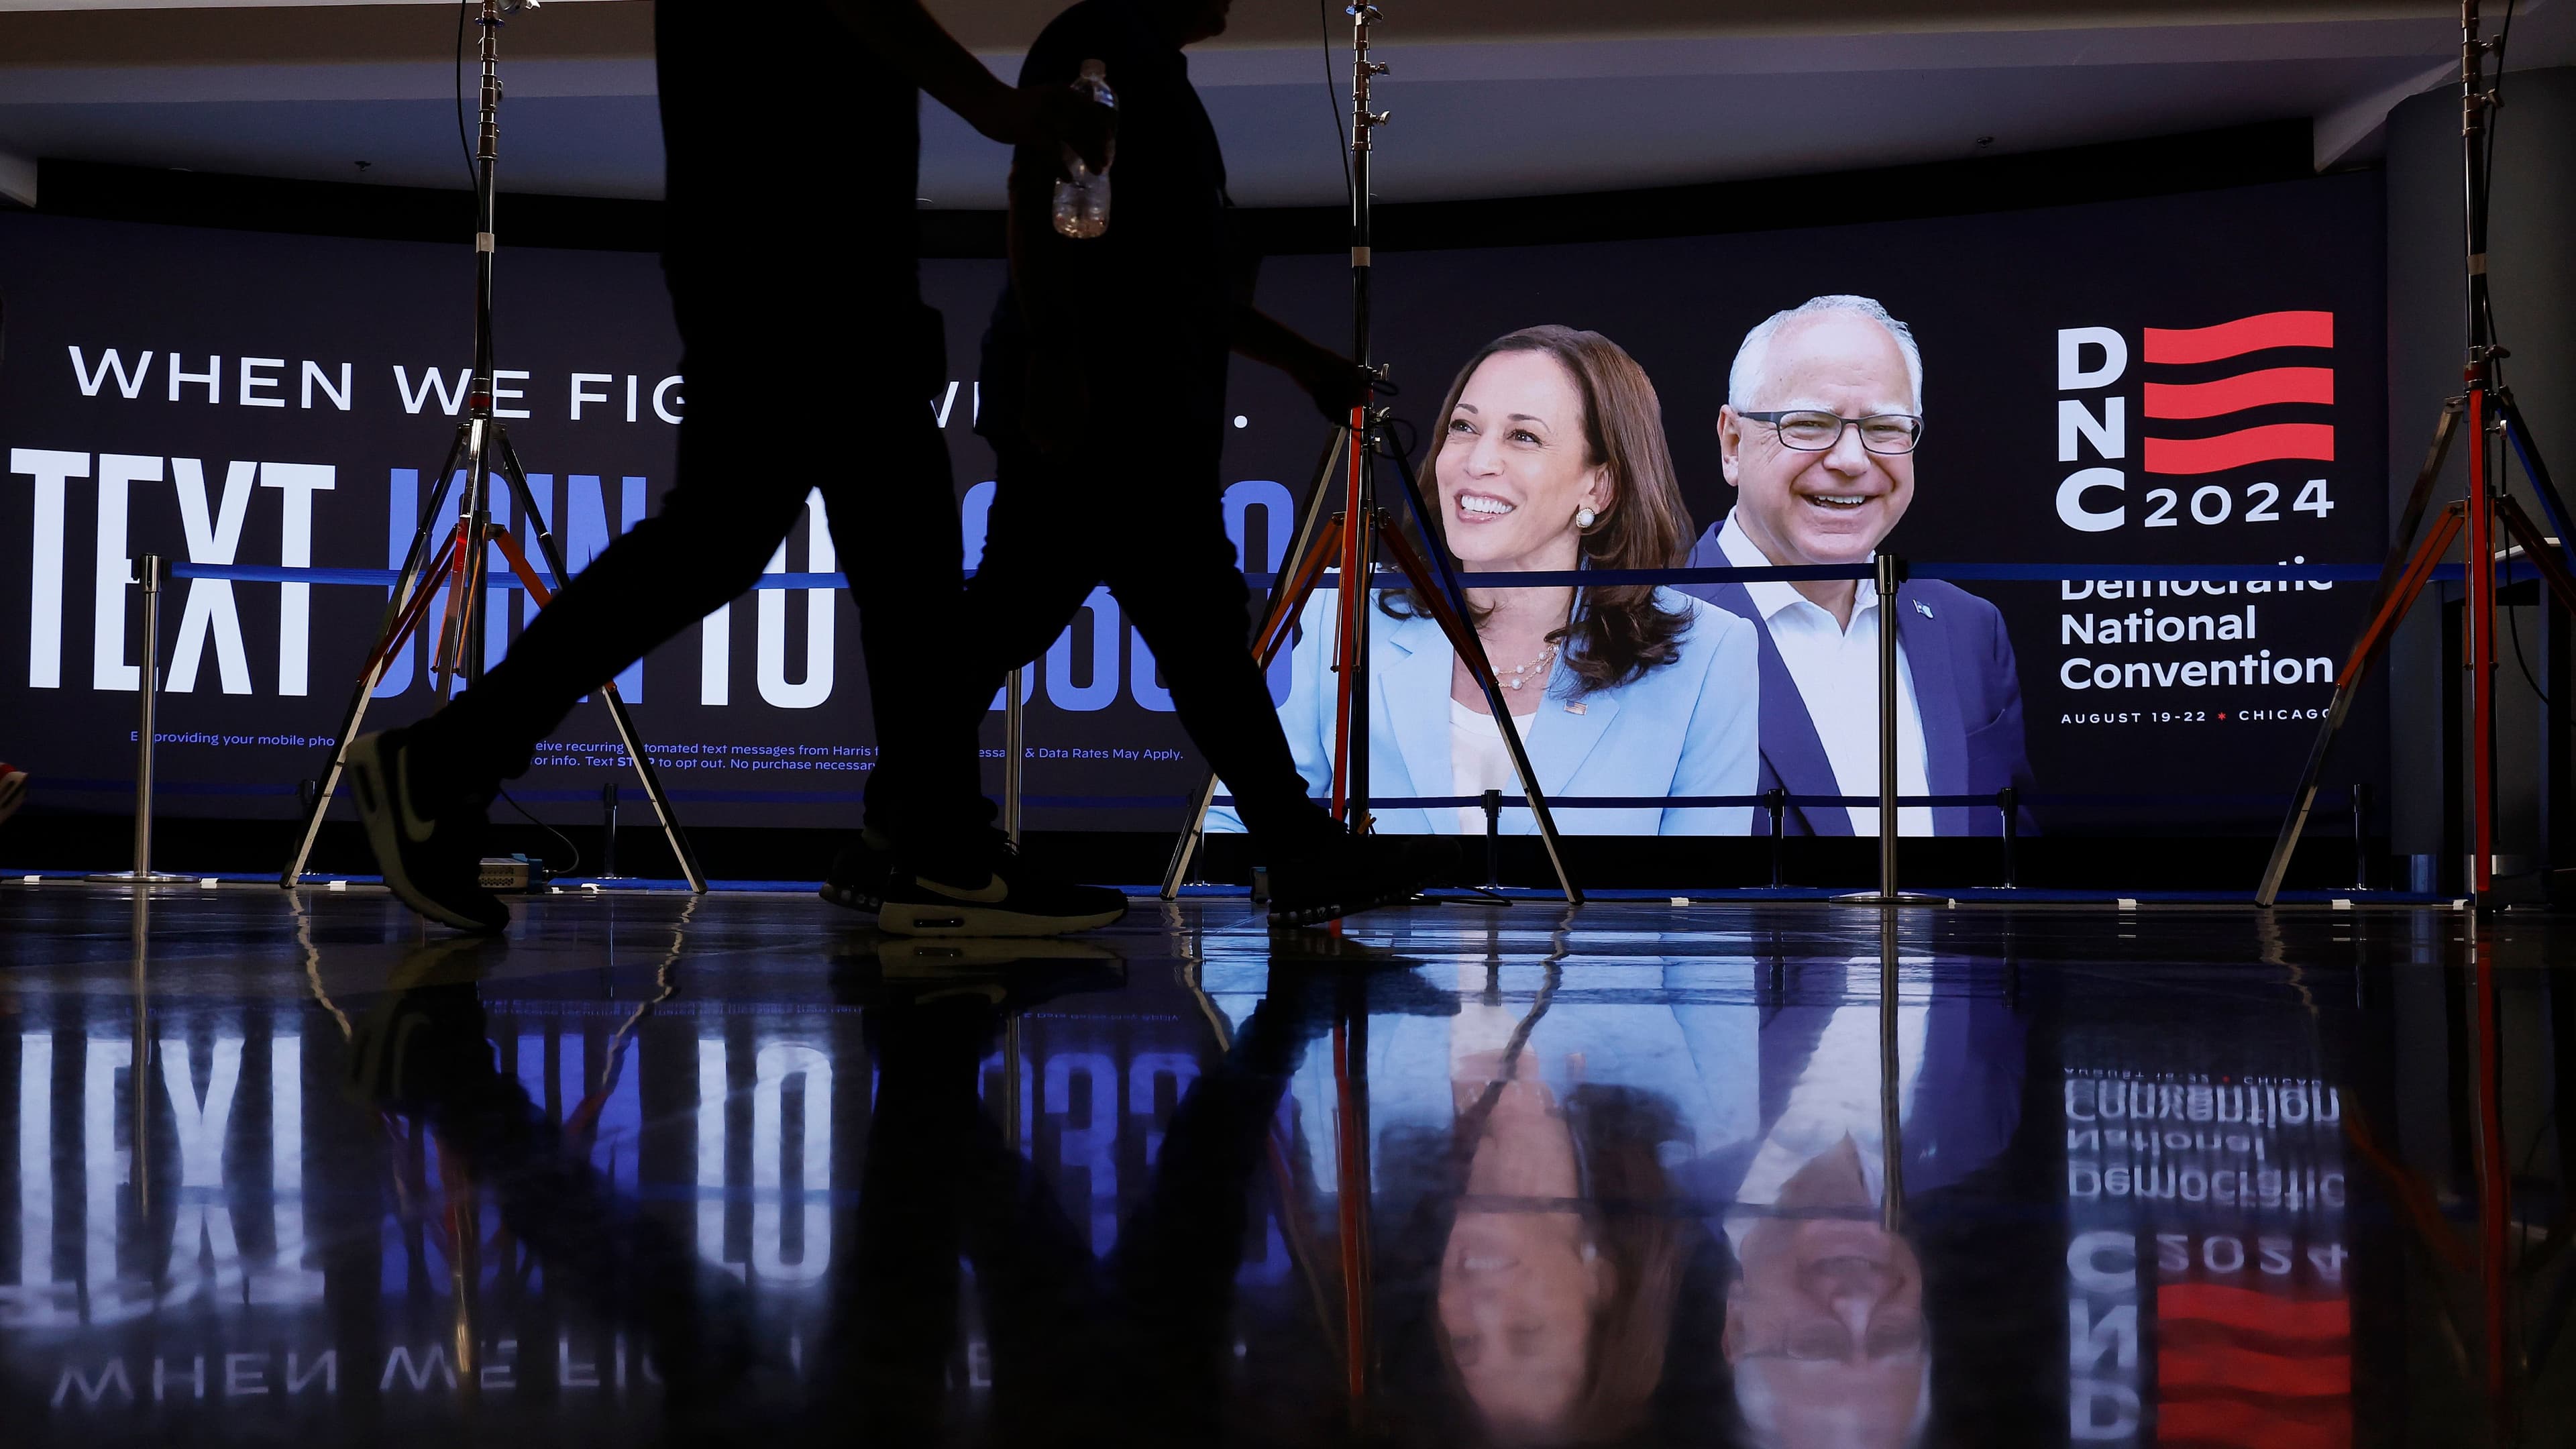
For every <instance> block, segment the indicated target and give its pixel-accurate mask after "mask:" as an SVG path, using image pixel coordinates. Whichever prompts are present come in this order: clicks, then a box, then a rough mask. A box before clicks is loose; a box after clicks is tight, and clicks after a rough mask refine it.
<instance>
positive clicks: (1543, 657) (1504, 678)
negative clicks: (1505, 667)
mask: <svg viewBox="0 0 2576 1449" xmlns="http://www.w3.org/2000/svg"><path fill="white" fill-rule="evenodd" d="M1557 643H1558V641H1557V640H1554V639H1551V640H1549V641H1548V645H1547V647H1546V648H1544V649H1542V650H1540V651H1538V657H1537V658H1536V659H1533V660H1531V661H1530V662H1529V663H1527V664H1524V665H1521V666H1520V667H1518V668H1516V669H1513V670H1511V671H1510V672H1509V673H1507V674H1503V675H1499V676H1497V677H1496V679H1495V682H1496V683H1498V684H1500V685H1502V687H1503V688H1505V689H1509V690H1514V691H1517V690H1518V689H1519V688H1520V687H1521V686H1522V685H1523V684H1525V683H1527V682H1528V680H1529V676H1530V673H1531V671H1533V670H1535V671H1537V673H1538V677H1539V678H1541V679H1545V678H1546V677H1547V666H1548V662H1549V661H1550V660H1553V659H1554V658H1556V649H1557Z"/></svg>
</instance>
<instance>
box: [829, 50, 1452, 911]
mask: <svg viewBox="0 0 2576 1449" xmlns="http://www.w3.org/2000/svg"><path fill="white" fill-rule="evenodd" d="M1226 7H1227V0H1083V3H1081V4H1078V5H1075V6H1074V7H1073V8H1071V9H1069V10H1067V11H1065V12H1064V13H1063V14H1061V15H1059V16H1057V17H1056V18H1055V20H1054V21H1053V22H1052V23H1050V24H1049V25H1048V26H1047V28H1046V29H1045V31H1044V32H1043V33H1041V34H1040V35H1039V36H1038V39H1037V43H1036V44H1035V45H1034V46H1032V47H1031V48H1030V50H1029V56H1028V60H1027V62H1026V63H1025V64H1024V65H1023V66H1022V67H1021V69H1020V83H1021V84H1022V85H1023V86H1028V87H1037V88H1052V87H1057V86H1064V85H1068V84H1070V83H1072V82H1073V81H1074V80H1075V79H1076V78H1077V76H1079V75H1080V74H1081V72H1082V69H1083V67H1084V65H1085V64H1086V63H1087V62H1092V61H1098V62H1101V63H1102V66H1103V69H1104V71H1105V75H1106V79H1107V82H1108V85H1109V86H1110V88H1111V89H1112V90H1113V91H1114V92H1115V93H1116V96H1117V102H1118V113H1119V122H1118V140H1117V150H1116V155H1115V157H1114V159H1113V160H1112V162H1111V164H1110V167H1109V171H1108V180H1109V183H1110V187H1111V197H1112V204H1111V207H1110V212H1109V218H1108V228H1107V230H1106V232H1105V233H1103V234H1101V235H1098V236H1091V237H1077V236H1069V235H1065V234H1062V233H1060V232H1059V231H1058V230H1057V229H1056V227H1055V225H1054V224H1053V223H1054V215H1053V213H1054V209H1055V208H1054V191H1055V183H1056V182H1057V180H1058V179H1059V178H1060V177H1062V176H1063V175H1064V174H1065V161H1064V157H1063V153H1062V151H1061V149H1060V148H1058V147H1056V146H1053V145H1049V144H1043V143H1041V144H1023V145H1021V146H1020V147H1019V148H1018V149H1017V151H1016V152H1015V154H1014V155H1013V157H1012V165H1011V221H1010V245H1011V280H1010V285H1009V286H1008V287H1007V288H1006V289H1005V290H1004V292H1003V294H1002V298H1001V301H1000V303H999V305H997V306H996V307H995V308H994V311H993V324H992V329H991V330H990V331H989V332H988V333H987V334H986V335H985V339H984V363H983V406H982V409H981V412H980V414H979V416H978V419H977V424H976V426H977V429H978V430H979V431H980V432H982V433H983V434H984V436H985V437H987V438H989V439H990V440H991V441H992V444H993V452H994V458H995V475H994V476H995V479H996V481H997V484H998V486H997V489H996V491H995V493H994V497H993V504H992V512H991V514H990V515H989V519H988V522H987V525H986V533H985V545H984V555H983V560H982V563H981V564H980V566H979V567H978V569H977V571H976V574H975V577H974V579H973V580H972V581H971V582H970V584H969V585H968V588H967V591H966V598H967V609H966V614H965V620H964V626H963V627H962V628H960V629H959V630H958V632H957V636H956V637H957V639H958V641H959V648H960V649H961V650H962V651H970V652H971V659H970V661H969V662H970V666H971V672H970V674H969V677H967V678H965V679H964V680H963V681H962V686H963V687H962V690H961V692H960V693H959V694H957V695H956V696H954V703H955V708H956V710H957V711H958V712H960V714H961V715H962V717H963V718H965V719H966V720H968V721H970V722H971V721H972V720H973V719H975V718H977V717H979V716H980V715H981V713H982V712H983V711H984V710H985V709H986V708H987V707H988V702H989V701H990V700H991V699H992V697H993V691H994V690H995V689H996V688H997V687H998V686H999V685H1000V683H1001V678H1002V675H1003V674H1004V673H1005V672H1006V671H1007V670H1009V669H1010V668H1012V667H1014V666H1016V665H1019V664H1023V663H1025V662H1027V661H1028V660H1030V659H1033V658H1035V657H1037V655H1038V654H1039V653H1040V652H1041V651H1043V650H1044V649H1045V648H1046V647H1047V645H1048V644H1049V643H1050V642H1051V641H1053V640H1054V638H1055V637H1056V635H1057V634H1058V633H1060V632H1061V631H1062V630H1063V628H1064V627H1065V625H1066V624H1068V623H1070V622H1071V621H1072V619H1073V616H1074V614H1075V612H1076V611H1078V610H1079V609H1080V608H1081V607H1082V601H1083V600H1084V599H1085V598H1087V597H1088V596H1089V595H1090V593H1091V591H1092V589H1093V588H1095V587H1097V586H1099V585H1101V584H1103V583H1106V584H1107V585H1108V586H1109V590H1110V592H1111V593H1112V594H1114V595H1116V596H1117V599H1118V603H1119V606H1120V608H1122V609H1123V610H1124V611H1125V612H1126V615H1127V617H1128V618H1129V619H1131V620H1133V621H1134V623H1135V625H1136V628H1137V630H1138V631H1139V632H1140V633H1141V634H1143V636H1144V638H1145V642H1146V644H1147V645H1148V646H1150V647H1151V648H1152V650H1153V652H1154V658H1155V661H1156V662H1157V663H1158V664H1159V665H1160V666H1161V672H1162V675H1163V679H1164V682H1165V685H1166V687H1167V688H1168V689H1169V690H1170V691H1171V696H1172V703H1173V706H1174V708H1175V709H1176V710H1177V711H1178V713H1179V714H1180V717H1181V723H1182V724H1183V725H1184V726H1185V727H1187V729H1188V730H1189V733H1190V738H1191V739H1192V740H1193V741H1195V742H1196V743H1197V745H1198V747H1199V749H1200V751H1201V752H1202V753H1204V754H1205V755H1206V756H1207V759H1208V762H1209V763H1210V764H1211V765H1213V766H1215V767H1216V770H1217V772H1218V773H1219V774H1221V775H1222V776H1224V778H1225V780H1226V782H1227V784H1228V785H1229V786H1231V787H1232V789H1233V792H1234V802H1235V810H1236V812H1237V813H1238V814H1239V815H1240V816H1241V817H1242V819H1243V821H1244V823H1245V825H1246V827H1247V828H1248V829H1249V830H1250V831H1251V832H1252V833H1253V835H1254V836H1255V837H1257V839H1258V843H1259V844H1260V846H1261V847H1262V849H1263V850H1264V852H1265V853H1266V855H1267V858H1268V862H1269V865H1270V883H1271V919H1272V921H1273V922H1291V923H1305V922H1314V921H1320V920H1325V919H1329V918H1331V917H1335V916H1339V915H1343V914H1345V913H1347V912H1351V911H1357V910H1365V909H1368V908H1369V907H1371V906H1378V905H1385V904H1390V903H1392V902H1396V901H1401V900H1404V899H1406V898H1408V897H1410V896H1411V895H1412V894H1413V893H1414V891H1415V890H1417V889H1418V888H1419V887H1420V885H1421V883H1422V874H1421V872H1420V869H1419V867H1418V866H1414V865H1409V864H1408V863H1407V860H1406V856H1407V855H1408V854H1409V852H1402V851H1399V850H1397V849H1396V848H1395V847H1394V845H1393V843H1392V842H1386V841H1382V840H1380V839H1378V838H1377V837H1360V838H1354V837H1353V836H1352V835H1350V834H1348V833H1346V832H1344V831H1343V829H1342V828H1341V826H1340V825H1339V824H1337V823H1336V822H1335V821H1334V820H1333V819H1332V817H1331V816H1329V815H1327V814H1326V813H1325V812H1324V811H1323V810H1322V809H1321V808H1320V807H1319V806H1317V805H1316V804H1315V803H1314V802H1313V801H1312V800H1310V799H1309V798H1308V797H1307V794H1306V785H1305V782H1304V780H1302V779H1301V778H1300V777H1299V776H1298V773H1297V766H1296V762H1295V760H1294V759H1293V758H1292V757H1291V756H1290V754H1289V749H1288V741H1287V738H1286V736H1285V735H1283V734H1282V733H1281V731H1280V727H1279V719H1278V715H1277V712H1276V710H1275V709H1274V708H1273V706H1272V703H1271V699H1270V693H1269V690H1268V688H1267V686H1265V684H1264V683H1263V681H1262V678H1261V672H1260V670H1259V668H1258V667H1256V665H1255V663H1254V661H1253V659H1252V656H1251V652H1250V650H1249V648H1248V647H1247V639H1248V637H1249V634H1250V629H1249V627H1248V625H1249V620H1248V618H1247V615H1246V604H1247V601H1248V594H1247V591H1246V589H1245V587H1244V581H1243V575H1242V573H1241V572H1240V570H1239V569H1238V568H1237V566H1236V561H1235V554H1234V546H1233V544H1232V542H1231V541H1230V540H1229V539H1228V538H1227V536H1226V532H1225V514H1224V494H1223V489H1222V484H1221V481H1220V476H1221V475H1220V474H1219V472H1218V466H1219V459H1220V455H1221V453H1222V450H1223V442H1224V433H1225V420H1226V403H1225V391H1226V366H1227V358H1228V354H1229V353H1233V352H1240V353H1242V354H1244V355H1245V356H1247V357H1251V358H1253V359H1256V360H1258V361H1261V362H1267V363H1270V364H1271V365H1273V366H1275V367H1278V368H1280V369H1282V370H1283V371H1285V372H1287V373H1288V374H1289V375H1290V376H1291V377H1293V378H1295V379H1296V380H1297V382H1298V383H1299V385H1300V386H1302V387H1303V388H1305V390H1306V391H1307V393H1308V394H1310V395H1311V396H1312V397H1313V398H1314V399H1315V402H1316V405H1317V406H1318V407H1319V408H1321V409H1322V410H1323V412H1324V414H1325V415H1326V416H1327V417H1329V418H1332V419H1334V420H1335V421H1336V422H1340V421H1342V420H1343V419H1344V418H1346V417H1347V415H1348V412H1349V409H1350V408H1351V407H1352V406H1353V405H1354V404H1355V403H1357V402H1358V401H1359V400H1360V398H1361V396H1362V391H1363V381H1362V378H1361V375H1360V372H1359V370H1358V368H1357V367H1355V366H1354V365H1353V364H1352V363H1351V362H1350V361H1348V360H1347V359H1345V358H1342V357H1340V356H1337V355H1335V354H1334V353H1333V352H1331V351H1329V350H1327V349H1325V348H1323V347H1320V346H1317V345H1316V344H1315V343H1313V342H1310V341H1308V340H1306V339H1305V338H1303V337H1300V336H1298V335H1297V334H1296V333H1295V332H1292V331H1290V330H1289V329H1288V328H1287V327H1285V326H1283V325H1281V324H1280V323H1279V322H1278V321H1276V320H1275V319H1273V318H1271V317H1269V316H1268V315H1266V314H1264V313H1263V312H1261V311H1260V310H1259V309H1258V308H1256V307H1254V306H1253V305H1252V281H1253V265H1254V263H1253V258H1251V257H1250V256H1249V255H1247V254H1246V253H1245V252H1244V251H1243V250H1242V249H1240V248H1239V247H1237V246H1236V245H1235V244H1234V242H1233V240H1232V238H1231V235H1230V233H1231V231H1232V220H1231V211H1232V202H1231V201H1230V200H1229V199H1228V198H1227V196H1226V190H1225V158H1224V156H1223V154H1222V153H1221V152H1220V150H1219V148H1218V146H1217V138H1216V128H1215V127H1214V126H1213V125H1211V124H1210V123H1209V120H1208V115H1207V111H1206V109H1205V108H1204V107H1202V106H1201V105H1200V104H1199V97H1198V92H1197V91H1196V90H1194V89H1193V88H1192V87H1191V85H1190V77H1189V62H1188V60H1187V59H1186V58H1184V57H1183V56H1182V54H1181V50H1182V47H1184V46H1187V45H1190V44H1192V43H1193V42H1196V41H1200V40H1205V39H1208V38H1210V37H1212V36H1214V35H1217V34H1219V33H1220V32H1222V31H1223V30H1224V28H1225V12H1226ZM892 783H893V782H892V781H890V780H889V779H887V778H886V777H885V776H884V775H883V774H882V773H881V774H880V775H879V776H877V777H876V778H874V779H872V780H871V781H870V788H871V791H872V792H882V791H883V790H884V789H885V788H886V787H888V786H889V785H891V784H892ZM975 803H976V802H974V801H971V800H963V799H961V800H960V802H959V805H958V808H959V809H960V810H967V809H971V808H973V806H974V804H975ZM942 908H943V907H942V903H941V902H940V901H938V900H937V899H936V898H933V897H928V896H922V895H919V894H917V893H907V892H905V891H903V890H902V889H900V887H898V888H897V889H896V890H894V891H892V892H890V893H889V894H888V895H887V897H886V907H885V914H884V916H882V917H881V919H882V920H884V921H885V922H887V923H888V924H889V925H893V924H894V923H895V922H897V921H898V920H900V919H903V918H904V916H905V914H906V913H908V912H912V911H916V910H917V911H925V912H927V911H937V910H940V909H942Z"/></svg>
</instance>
